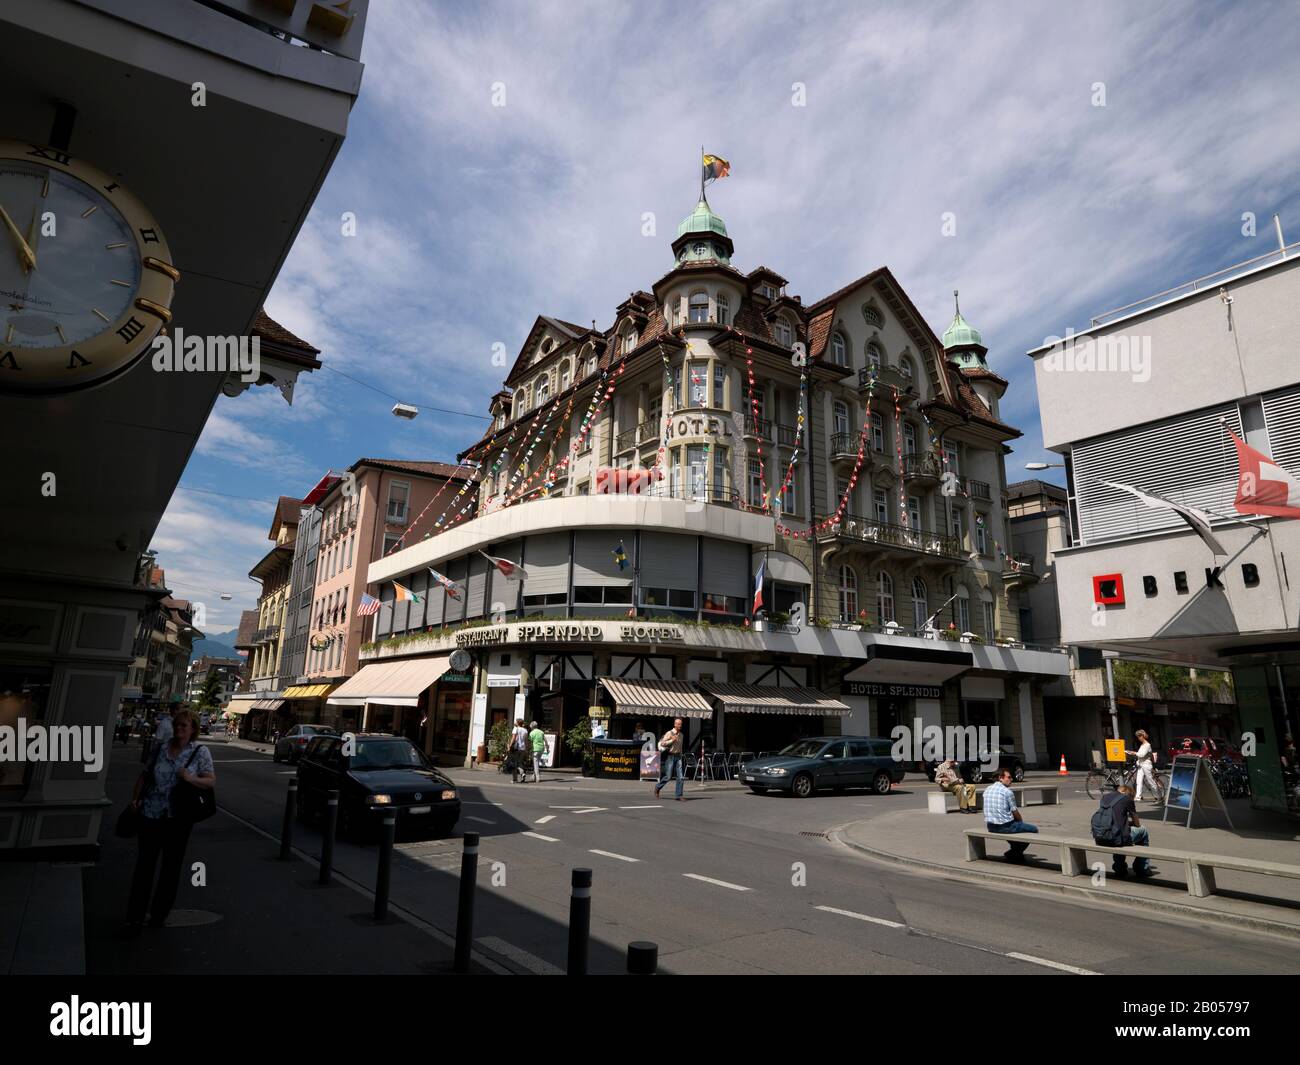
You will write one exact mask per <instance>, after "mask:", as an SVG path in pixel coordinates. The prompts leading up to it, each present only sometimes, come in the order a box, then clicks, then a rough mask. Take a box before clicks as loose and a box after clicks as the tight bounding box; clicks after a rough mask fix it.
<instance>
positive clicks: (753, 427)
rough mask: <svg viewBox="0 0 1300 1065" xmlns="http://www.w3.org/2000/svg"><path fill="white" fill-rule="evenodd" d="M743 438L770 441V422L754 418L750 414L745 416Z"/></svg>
mask: <svg viewBox="0 0 1300 1065" xmlns="http://www.w3.org/2000/svg"><path fill="white" fill-rule="evenodd" d="M745 436H747V437H754V438H756V439H759V440H769V441H770V440H771V439H772V422H771V419H769V418H755V417H754V416H753V415H752V414H746V415H745Z"/></svg>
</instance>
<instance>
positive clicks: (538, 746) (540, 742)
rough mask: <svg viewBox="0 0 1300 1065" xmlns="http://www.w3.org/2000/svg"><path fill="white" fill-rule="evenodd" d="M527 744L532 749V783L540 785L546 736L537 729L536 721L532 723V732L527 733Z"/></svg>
mask: <svg viewBox="0 0 1300 1065" xmlns="http://www.w3.org/2000/svg"><path fill="white" fill-rule="evenodd" d="M528 742H529V743H530V744H532V748H533V783H534V784H540V783H541V781H542V759H543V758H545V757H546V734H545V733H544V732H542V730H541V729H540V728H539V727H538V725H537V722H536V721H534V722H533V723H532V730H531V731H530V732H529V733H528Z"/></svg>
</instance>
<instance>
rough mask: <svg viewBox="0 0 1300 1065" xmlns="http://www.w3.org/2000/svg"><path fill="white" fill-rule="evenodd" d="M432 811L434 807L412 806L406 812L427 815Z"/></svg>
mask: <svg viewBox="0 0 1300 1065" xmlns="http://www.w3.org/2000/svg"><path fill="white" fill-rule="evenodd" d="M432 809H433V807H432V806H412V807H411V808H410V809H409V810H407V811H406V812H407V813H408V814H427V813H428V812H429V811H430V810H432Z"/></svg>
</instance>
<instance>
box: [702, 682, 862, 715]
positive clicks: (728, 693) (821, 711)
mask: <svg viewBox="0 0 1300 1065" xmlns="http://www.w3.org/2000/svg"><path fill="white" fill-rule="evenodd" d="M700 687H701V688H703V689H704V690H705V691H706V692H708V693H709V695H711V696H713V698H714V699H716V700H717V701H718V704H719V706H720V708H721V709H722V710H724V711H725V712H726V713H729V714H804V715H808V716H810V717H823V716H825V715H827V714H838V715H839V716H841V717H844V716H846V715H848V714H851V713H853V708H852V707H851V706H848V705H846V704H844V703H842V702H840V701H839V700H838V699H833V698H831V696H829V695H823V694H822V693H821V692H819V691H814V690H813V689H812V688H794V687H790V688H776V687H771V686H769V685H765V684H722V683H720V682H718V681H712V680H702V681H700Z"/></svg>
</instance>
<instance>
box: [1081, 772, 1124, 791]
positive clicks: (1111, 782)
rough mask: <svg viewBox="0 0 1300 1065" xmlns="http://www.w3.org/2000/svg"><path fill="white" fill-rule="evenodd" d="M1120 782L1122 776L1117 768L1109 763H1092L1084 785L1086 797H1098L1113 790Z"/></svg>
mask: <svg viewBox="0 0 1300 1065" xmlns="http://www.w3.org/2000/svg"><path fill="white" fill-rule="evenodd" d="M1122 783H1124V778H1123V776H1122V774H1121V773H1120V771H1119V770H1118V769H1115V768H1114V767H1113V766H1109V765H1094V766H1093V767H1092V768H1091V769H1090V770H1088V777H1087V779H1086V780H1085V781H1084V787H1085V788H1086V789H1087V792H1088V798H1090V799H1100V798H1101V797H1102V796H1103V795H1105V794H1106V792H1108V791H1114V790H1115V789H1116V788H1118V787H1119V786H1120V785H1121V784H1122Z"/></svg>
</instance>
